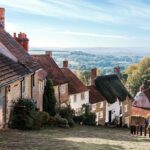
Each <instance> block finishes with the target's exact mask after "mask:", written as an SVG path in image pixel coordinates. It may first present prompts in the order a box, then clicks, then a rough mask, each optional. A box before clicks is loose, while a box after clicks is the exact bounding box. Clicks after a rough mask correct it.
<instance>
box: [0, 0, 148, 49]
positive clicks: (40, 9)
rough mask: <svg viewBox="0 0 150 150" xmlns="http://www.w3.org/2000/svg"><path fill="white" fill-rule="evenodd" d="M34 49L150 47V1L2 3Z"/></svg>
mask: <svg viewBox="0 0 150 150" xmlns="http://www.w3.org/2000/svg"><path fill="white" fill-rule="evenodd" d="M0 7H5V9H6V30H7V31H8V32H10V33H11V34H12V33H13V32H17V33H18V32H25V33H27V35H28V37H29V39H30V46H31V47H150V0H0Z"/></svg>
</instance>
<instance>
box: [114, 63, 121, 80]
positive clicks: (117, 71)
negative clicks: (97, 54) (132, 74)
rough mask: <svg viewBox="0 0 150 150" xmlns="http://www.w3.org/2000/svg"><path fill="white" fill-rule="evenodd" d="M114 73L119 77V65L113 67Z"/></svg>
mask: <svg viewBox="0 0 150 150" xmlns="http://www.w3.org/2000/svg"><path fill="white" fill-rule="evenodd" d="M114 74H115V75H117V76H118V78H119V79H120V78H121V73H120V67H119V66H117V67H114Z"/></svg>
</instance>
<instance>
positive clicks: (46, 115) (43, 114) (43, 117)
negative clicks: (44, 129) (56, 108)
mask: <svg viewBox="0 0 150 150" xmlns="http://www.w3.org/2000/svg"><path fill="white" fill-rule="evenodd" d="M38 117H40V118H41V120H42V124H43V125H46V124H47V123H48V121H49V118H50V116H49V113H47V112H44V111H43V112H38Z"/></svg>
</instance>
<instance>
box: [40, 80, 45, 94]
mask: <svg viewBox="0 0 150 150" xmlns="http://www.w3.org/2000/svg"><path fill="white" fill-rule="evenodd" d="M43 91H44V82H43V81H41V80H39V92H41V93H42V92H43Z"/></svg>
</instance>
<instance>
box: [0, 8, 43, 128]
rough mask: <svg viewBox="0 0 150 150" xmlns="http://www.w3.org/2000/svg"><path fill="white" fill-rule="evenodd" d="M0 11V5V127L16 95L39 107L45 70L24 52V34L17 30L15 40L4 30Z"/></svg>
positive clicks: (6, 120)
mask: <svg viewBox="0 0 150 150" xmlns="http://www.w3.org/2000/svg"><path fill="white" fill-rule="evenodd" d="M4 12H5V9H3V8H0V102H1V103H0V104H1V110H0V111H1V112H0V120H1V122H0V124H1V127H2V126H3V127H6V126H7V123H8V120H9V115H10V109H11V103H12V101H13V100H16V99H17V98H19V97H23V98H30V99H33V100H34V101H35V103H36V104H37V108H38V109H39V110H42V108H43V106H42V105H43V89H44V81H45V77H46V72H45V71H44V70H43V69H41V66H40V65H39V64H38V63H36V62H35V61H33V59H32V57H31V56H30V55H29V54H28V53H27V51H28V46H27V44H28V40H27V37H26V36H25V34H24V33H19V35H18V37H17V38H18V40H19V41H20V43H19V42H18V41H16V39H14V38H13V37H12V36H11V35H10V34H9V33H7V32H6V31H5V29H4V21H5V17H4ZM20 44H21V45H20ZM24 46H25V47H24ZM25 48H26V49H25Z"/></svg>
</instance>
